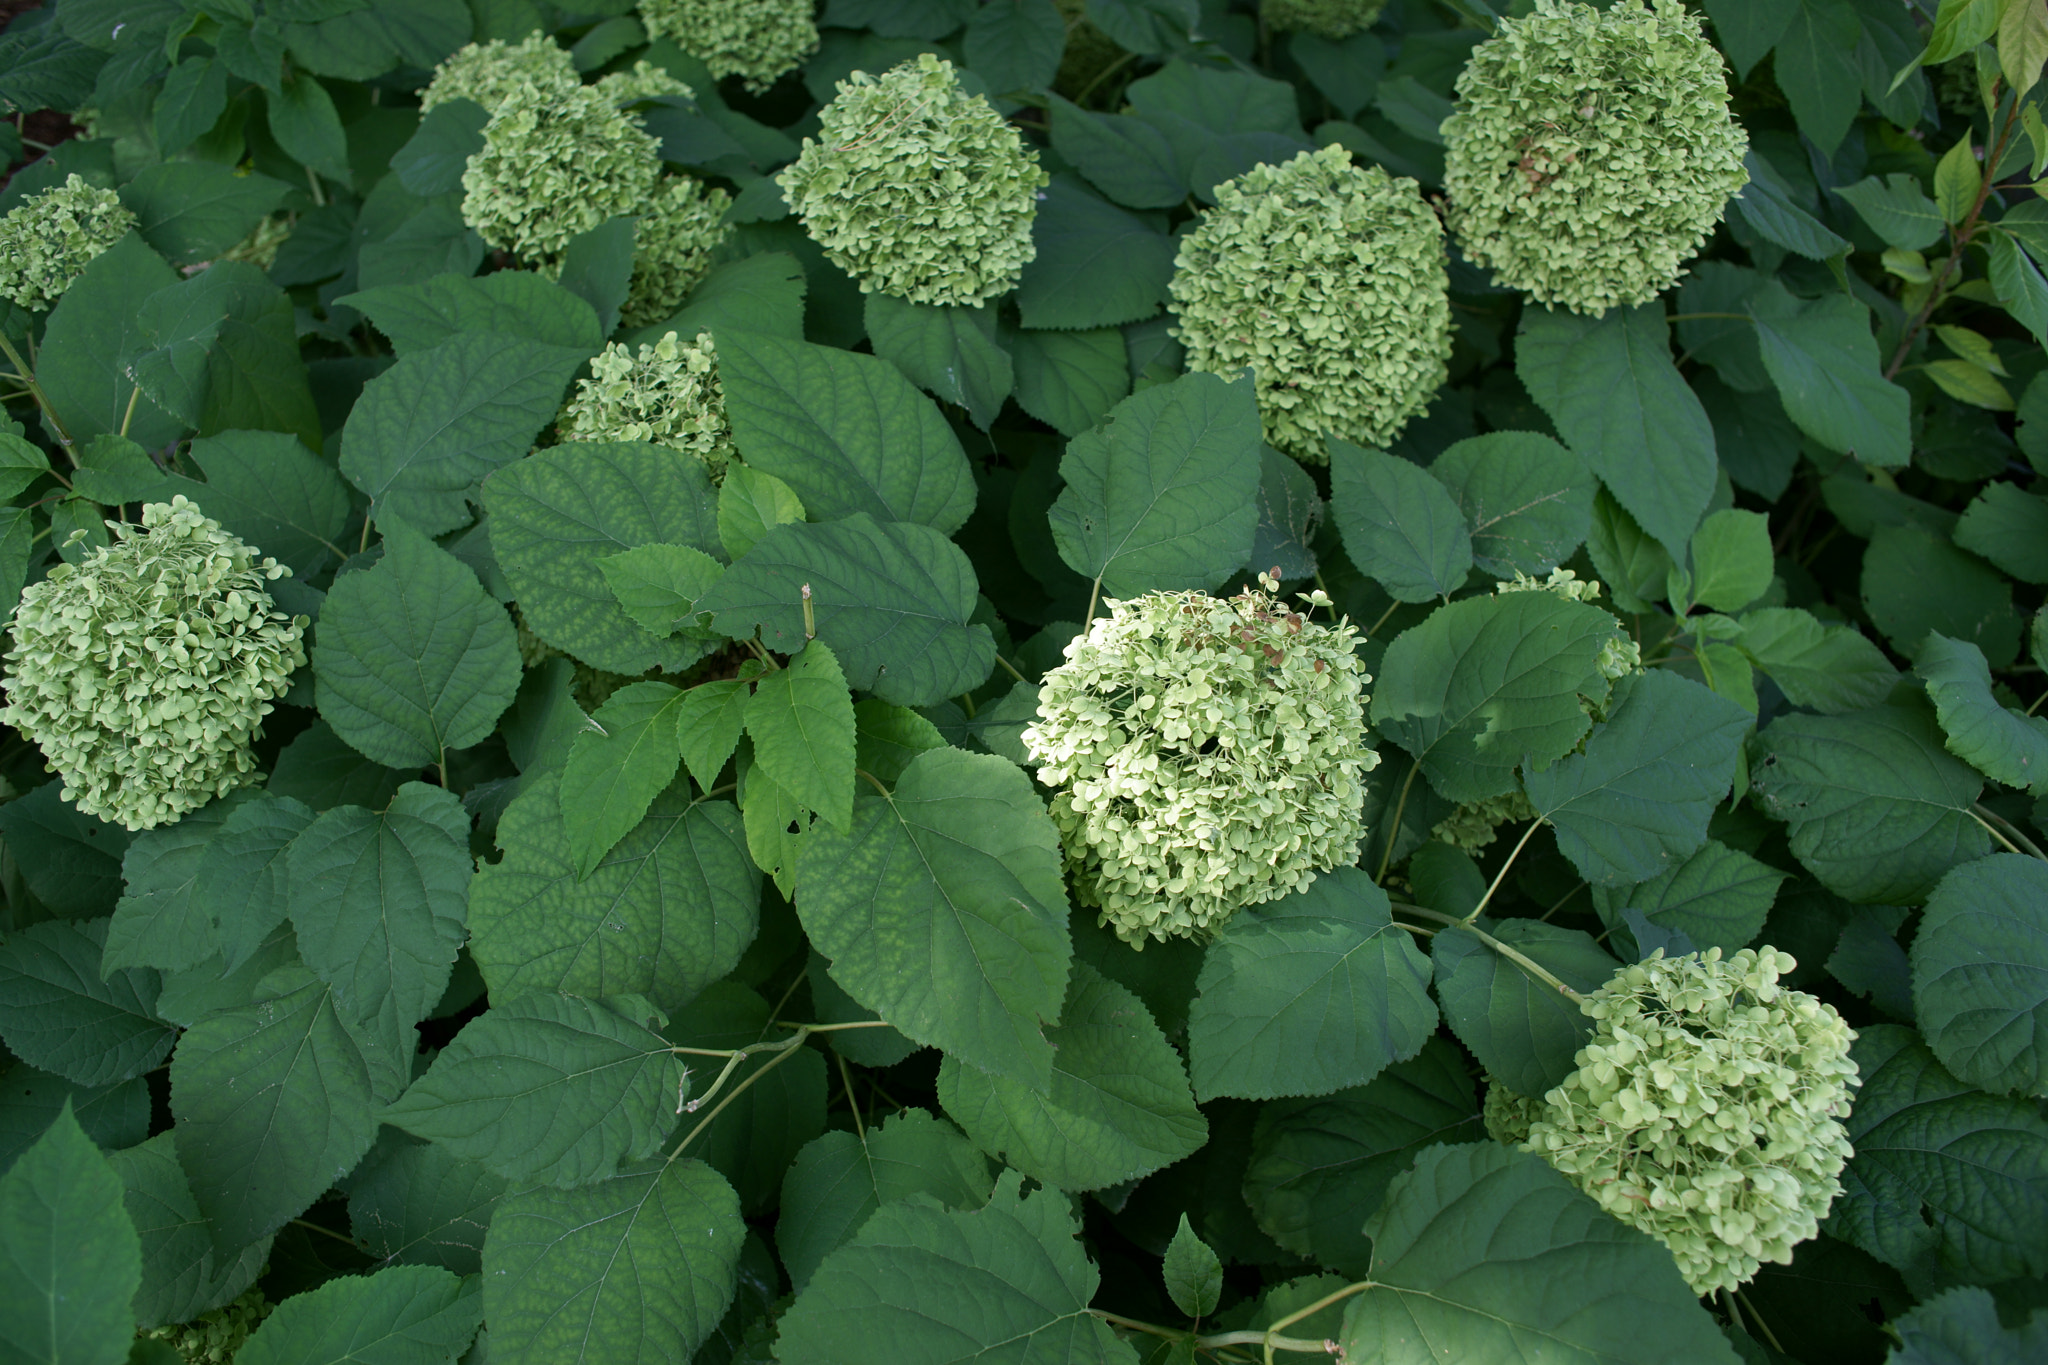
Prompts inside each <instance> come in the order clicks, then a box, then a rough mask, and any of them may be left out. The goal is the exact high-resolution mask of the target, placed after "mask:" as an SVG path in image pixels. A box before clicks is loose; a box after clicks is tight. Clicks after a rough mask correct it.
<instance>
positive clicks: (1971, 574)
mask: <svg viewBox="0 0 2048 1365" xmlns="http://www.w3.org/2000/svg"><path fill="white" fill-rule="evenodd" d="M1863 609H1864V610H1865V611H1866V612H1867V613H1869V615H1870V622H1871V624H1872V625H1874V626H1876V627H1877V628H1878V629H1879V630H1881V631H1883V632H1884V634H1885V638H1887V639H1889V640H1890V641H1891V642H1892V646H1893V647H1894V648H1895V649H1897V650H1898V651H1899V652H1900V653H1901V654H1904V655H1907V656H1908V657H1912V656H1915V655H1917V654H1918V653H1919V652H1920V648H1921V646H1922V645H1923V644H1924V643H1925V642H1926V639H1927V636H1928V632H1930V631H1937V632H1939V633H1941V634H1943V635H1946V636H1948V637H1949V638H1951V639H1953V640H1958V641H1962V642H1965V643H1968V644H1974V645H1976V646H1977V647H1978V648H1979V649H1981V650H1982V651H1983V652H1984V656H1985V658H1987V659H1989V660H1990V661H1991V663H1992V665H1993V666H1994V667H1997V668H2003V667H2005V666H2006V665H2007V664H2009V663H2011V662H2012V661H2013V660H2014V659H2015V658H2017V657H2018V655H2019V648H2020V621H2019V616H2018V614H2017V613H2015V612H2014V611H2013V602H2012V584H2011V582H2009V581H2008V580H2007V579H2006V578H2005V577H2004V576H2003V575H2001V574H1999V573H1998V572H1997V571H1995V570H1994V569H1992V568H1991V566H1990V565H1988V564H1986V563H1985V562H1984V561H1983V560H1981V559H1978V558H1977V557H1976V556H1975V555H1971V554H1968V553H1965V552H1964V551H1962V550H1958V549H1957V548H1956V547H1955V546H1953V545H1951V544H1949V543H1948V542H1947V541H1945V540H1942V539H1941V538H1940V537H1938V536H1934V535H1930V534H1929V533H1928V532H1926V531H1922V530H1919V529H1917V528H1914V527H1910V526H1880V527H1878V528H1876V529H1875V530H1874V531H1873V532H1872V533H1871V536H1870V544H1869V545H1868V546H1866V547H1865V549H1864V552H1863Z"/></svg>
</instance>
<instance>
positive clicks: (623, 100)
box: [597, 61, 697, 104]
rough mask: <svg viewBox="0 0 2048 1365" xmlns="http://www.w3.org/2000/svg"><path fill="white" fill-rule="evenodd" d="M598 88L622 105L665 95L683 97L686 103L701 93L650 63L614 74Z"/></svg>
mask: <svg viewBox="0 0 2048 1365" xmlns="http://www.w3.org/2000/svg"><path fill="white" fill-rule="evenodd" d="M597 88H598V89H599V90H602V91H603V92H604V95H605V98H606V99H609V100H612V101H614V102H615V103H618V104H631V103H633V102H634V101H636V100H652V99H660V98H661V97H662V96H664V95H680V96H682V97H683V98H684V99H686V100H694V99H696V98H697V92H696V91H694V90H692V89H691V88H690V87H689V85H688V84H687V83H686V82H684V81H680V80H677V79H676V78H675V77H674V76H671V75H670V74H669V73H668V72H666V71H664V70H662V68H660V67H658V66H656V65H655V64H654V63H653V62H646V61H641V62H635V63H633V69H632V70H631V71H614V72H612V74H611V75H609V76H604V77H601V78H599V80H598V82H597Z"/></svg>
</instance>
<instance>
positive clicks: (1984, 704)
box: [1916, 633, 2048, 793]
mask: <svg viewBox="0 0 2048 1365" xmlns="http://www.w3.org/2000/svg"><path fill="white" fill-rule="evenodd" d="M1916 668H1917V669H1918V671H1919V673H1920V676H1921V677H1923V678H1925V679H1926V680H1927V695H1928V698H1929V699H1930V700H1932V701H1933V703H1934V714H1935V717H1936V718H1937V719H1938V720H1939V721H1940V722H1941V728H1942V732H1943V734H1944V735H1945V736H1946V738H1947V744H1948V751H1949V752H1950V753H1952V754H1954V755H1955V756H1956V757H1957V758H1960V759H1962V760H1963V761H1964V762H1966V763H1968V764H1970V765H1971V766H1972V767H1974V768H1976V769H1977V770H1978V771H1979V772H1981V773H1983V774H1985V775H1986V776H1988V777H1990V778H1992V779H1994V780H1995V781H1999V782H2003V783H2004V784H2005V785H2006V786H2008V787H2021V788H2031V789H2033V790H2034V791H2036V792H2037V793H2048V720H2044V719H2042V718H2041V717H2040V716H2030V715H2026V714H2025V713H2023V712H2020V711H2016V710H2014V709H2013V708H2011V707H2009V706H2004V705H2001V704H2000V703H1999V700H1998V698H1997V697H1995V696H1994V695H1992V691H1991V669H1990V666H1989V665H1987V664H1986V663H1985V662H1984V652H1983V651H1982V650H1980V649H1978V648H1977V647H1976V646H1975V645H1970V644H1963V643H1961V642H1959V641H1956V640H1951V639H1949V638H1948V637H1947V636H1946V635H1941V634H1938V633H1937V634H1930V635H1929V636H1928V637H1927V641H1926V643H1925V644H1923V645H1922V646H1921V647H1920V660H1919V663H1918V664H1917V665H1916Z"/></svg>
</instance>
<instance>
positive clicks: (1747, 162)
mask: <svg viewBox="0 0 2048 1365" xmlns="http://www.w3.org/2000/svg"><path fill="white" fill-rule="evenodd" d="M1742 164H1743V167H1744V169H1746V170H1747V171H1748V172H1749V183H1748V184H1747V185H1744V186H1743V187H1742V189H1741V190H1740V191H1739V192H1738V193H1737V194H1736V196H1735V197H1734V198H1733V199H1731V200H1729V201H1728V221H1729V222H1730V223H1731V224H1739V225H1741V226H1742V227H1744V228H1747V229H1749V230H1750V231H1751V232H1754V233H1755V234H1756V235H1757V236H1759V237H1761V238H1763V240H1764V243H1765V244H1768V245H1770V246H1775V247H1780V248H1782V249H1784V250H1786V251H1790V252H1792V253H1794V254H1796V255H1800V256H1804V257H1806V259H1808V260H1809V261H1825V260H1830V259H1833V258H1835V257H1838V256H1840V255H1841V254H1842V253H1843V252H1845V251H1847V250H1848V249H1849V242H1848V240H1847V239H1846V238H1844V237H1842V236H1840V235H1839V234H1837V233H1836V232H1835V231H1834V230H1833V229H1831V228H1829V227H1828V226H1827V224H1825V223H1823V222H1821V221H1820V219H1818V218H1816V217H1814V216H1813V215H1812V214H1810V213H1808V212H1807V211H1806V210H1805V209H1803V208H1801V207H1800V206H1799V204H1798V203H1797V202H1795V199H1794V192H1793V190H1792V189H1791V187H1790V186H1788V185H1787V184H1786V183H1785V181H1784V180H1783V179H1782V178H1781V177H1780V176H1779V175H1778V172H1777V170H1776V169H1775V168H1774V167H1772V165H1771V163H1770V162H1769V161H1768V160H1767V159H1765V158H1764V157H1763V156H1761V155H1760V154H1759V153H1758V152H1757V151H1756V150H1755V149H1754V148H1752V149H1751V150H1750V152H1749V154H1748V155H1747V156H1745V157H1744V158H1743V161H1742Z"/></svg>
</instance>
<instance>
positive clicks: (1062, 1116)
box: [939, 962, 1209, 1190]
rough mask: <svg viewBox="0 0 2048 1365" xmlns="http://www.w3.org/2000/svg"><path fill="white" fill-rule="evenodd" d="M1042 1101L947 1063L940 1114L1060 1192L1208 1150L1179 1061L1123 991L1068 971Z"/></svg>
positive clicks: (1023, 1085)
mask: <svg viewBox="0 0 2048 1365" xmlns="http://www.w3.org/2000/svg"><path fill="white" fill-rule="evenodd" d="M1045 1039H1046V1041H1047V1042H1048V1043H1050V1044H1051V1045H1052V1048H1053V1064H1052V1084H1051V1086H1050V1088H1049V1089H1046V1090H1043V1091H1041V1090H1038V1089H1036V1088H1035V1087H1033V1086H1032V1085H1030V1084H1029V1083H1027V1082H1026V1081H1023V1080H1013V1079H1011V1078H1010V1077H1009V1076H1007V1075H1005V1074H1003V1073H1001V1072H995V1073H991V1072H986V1071H980V1070H977V1069H975V1068H974V1067H972V1066H968V1065H966V1064H965V1063H963V1062H962V1061H961V1060H960V1059H959V1058H957V1057H954V1056H948V1057H947V1058H946V1059H945V1060H944V1061H943V1062H942V1063H941V1064H940V1066H939V1103H940V1104H941V1105H943V1106H944V1107H945V1110H946V1112H947V1113H948V1114H949V1115H951V1116H952V1118H953V1120H954V1121H955V1122H957V1123H958V1124H959V1125H960V1126H961V1127H962V1128H963V1129H965V1130H966V1132H967V1136H969V1137H970V1138H973V1139H974V1141H975V1143H976V1144H977V1145H978V1146H980V1148H981V1149H982V1150H983V1151H985V1152H987V1153H989V1154H990V1155H991V1156H994V1157H996V1158H998V1159H999V1160H1002V1161H1004V1162H1006V1163H1007V1164H1008V1165H1010V1166H1011V1167H1013V1168H1015V1169H1016V1170H1019V1171H1022V1172H1023V1173H1024V1174H1026V1175H1028V1176H1030V1177H1031V1178H1032V1179H1033V1180H1037V1181H1040V1182H1042V1183H1044V1184H1047V1185H1051V1186H1054V1187H1056V1188H1058V1189H1063V1190H1099V1189H1102V1188H1103V1187H1105V1186H1108V1185H1118V1184H1122V1183H1123V1182H1124V1181H1127V1180H1137V1179H1139V1178H1141V1177H1143V1176H1147V1175H1150V1174H1151V1173H1152V1172H1154V1171H1156V1170H1159V1169H1161V1168H1162V1167H1165V1166H1170V1165H1172V1164H1173V1163H1174V1162H1176V1161H1179V1160H1180V1159H1181V1158H1182V1157H1184V1156H1188V1155H1190V1154H1192V1153H1193V1152H1194V1151H1196V1150H1197V1149H1198V1148H1200V1147H1201V1146H1202V1144H1203V1143H1204V1142H1206V1141H1208V1137H1209V1125H1208V1121H1207V1120H1206V1119H1204V1118H1203V1117H1202V1112H1201V1111H1200V1110H1199V1109H1197V1108H1196V1107H1195V1097H1194V1093H1193V1092H1192V1091H1191V1090H1190V1089H1189V1088H1188V1078H1187V1072H1186V1071H1185V1070H1184V1069H1183V1068H1182V1066H1181V1060H1180V1055H1179V1054H1178V1053H1176V1052H1175V1051H1174V1050H1173V1047H1172V1045H1171V1044H1169V1043H1168V1042H1167V1041H1166V1035H1165V1034H1163V1033H1161V1032H1160V1031H1159V1025H1157V1024H1156V1023H1154V1022H1153V1021H1152V1015H1151V1012H1150V1011H1149V1010H1147V1009H1146V1008H1145V1005H1144V1002H1143V1001H1141V1000H1139V999H1138V997H1137V996H1135V995H1133V994H1132V993H1131V992H1130V991H1129V990H1127V989H1125V988H1124V987H1123V986H1120V985H1118V984H1117V983H1116V982H1114V981H1111V980H1110V979H1109V978H1108V977H1106V976H1103V975H1102V974H1101V973H1099V972H1097V971H1096V970H1095V969H1094V968H1093V967H1090V966H1088V965H1087V964H1086V963H1078V962H1077V963H1075V964H1074V966H1073V971H1072V975H1071V977H1070V978H1069V982H1068V986H1067V998H1066V1004H1065V1006H1064V1007H1063V1008H1062V1009H1061V1011H1060V1021H1059V1023H1058V1024H1057V1025H1054V1026H1052V1027H1050V1028H1048V1029H1046V1031H1045Z"/></svg>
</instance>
